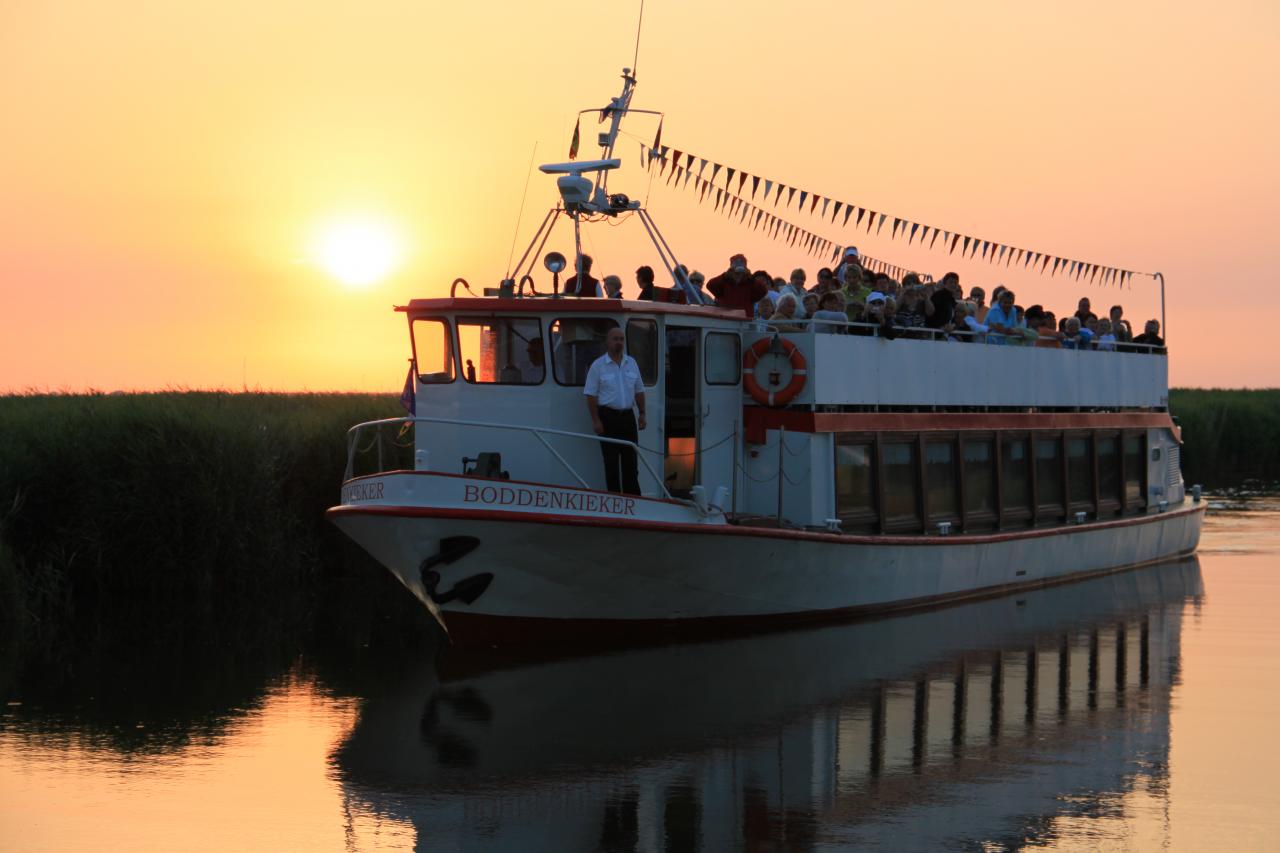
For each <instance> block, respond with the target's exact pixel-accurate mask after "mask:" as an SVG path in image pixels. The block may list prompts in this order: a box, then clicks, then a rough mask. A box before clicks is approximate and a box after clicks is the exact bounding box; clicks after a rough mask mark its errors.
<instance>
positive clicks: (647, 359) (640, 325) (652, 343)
mask: <svg viewBox="0 0 1280 853" xmlns="http://www.w3.org/2000/svg"><path fill="white" fill-rule="evenodd" d="M627 355H629V356H631V357H632V358H634V359H635V360H636V364H637V365H639V367H640V379H641V380H642V381H643V382H644V384H645V385H654V384H656V383H657V381H658V321H657V320H628V321H627Z"/></svg>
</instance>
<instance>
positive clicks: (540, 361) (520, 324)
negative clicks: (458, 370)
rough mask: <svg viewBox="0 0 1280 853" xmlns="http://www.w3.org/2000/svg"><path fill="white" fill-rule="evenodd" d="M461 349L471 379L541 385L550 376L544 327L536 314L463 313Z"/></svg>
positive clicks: (498, 382) (509, 383) (492, 382)
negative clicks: (543, 334) (470, 315)
mask: <svg viewBox="0 0 1280 853" xmlns="http://www.w3.org/2000/svg"><path fill="white" fill-rule="evenodd" d="M457 322H458V351H459V354H460V359H461V361H462V370H463V376H464V377H466V380H467V381H468V382H475V383H479V384H493V385H537V384H539V383H540V382H542V380H543V377H545V376H546V373H547V368H546V362H545V359H544V350H543V347H542V327H541V326H540V324H539V323H538V320H537V319H536V318H534V317H459V318H458V321H457Z"/></svg>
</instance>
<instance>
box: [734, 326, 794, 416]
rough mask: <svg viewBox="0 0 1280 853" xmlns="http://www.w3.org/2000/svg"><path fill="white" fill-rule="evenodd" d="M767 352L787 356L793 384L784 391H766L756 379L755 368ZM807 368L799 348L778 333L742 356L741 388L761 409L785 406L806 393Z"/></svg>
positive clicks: (751, 347)
mask: <svg viewBox="0 0 1280 853" xmlns="http://www.w3.org/2000/svg"><path fill="white" fill-rule="evenodd" d="M768 352H774V353H777V354H780V355H784V356H786V358H787V361H789V362H790V363H791V381H790V382H788V383H787V386H786V387H785V388H783V389H782V390H781V391H766V390H765V389H764V388H763V387H761V385H760V382H759V381H758V380H757V379H756V366H757V365H758V364H759V363H760V358H761V356H763V355H765V353H768ZM808 367H809V362H808V361H807V360H806V359H805V357H804V353H803V352H801V351H800V348H799V347H798V346H796V345H795V344H794V343H792V342H791V341H789V340H787V339H786V338H784V337H781V336H780V335H778V334H776V333H775V334H774V335H773V337H772V338H761V339H760V340H758V341H756V342H755V343H754V344H752V345H751V346H750V347H749V348H748V349H747V351H746V352H745V353H743V355H742V387H743V388H745V389H746V391H747V393H748V394H750V395H751V399H753V400H755V401H756V402H757V403H759V404H760V405H762V406H771V407H775V408H776V407H778V406H785V405H786V404H787V403H790V402H791V401H792V400H793V399H794V398H795V396H796V395H797V394H799V393H800V392H801V391H803V390H804V384H805V382H806V381H807V380H808V374H809V370H808Z"/></svg>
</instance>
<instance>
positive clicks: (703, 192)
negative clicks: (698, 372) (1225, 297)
mask: <svg viewBox="0 0 1280 853" xmlns="http://www.w3.org/2000/svg"><path fill="white" fill-rule="evenodd" d="M661 140H662V126H661V124H659V126H658V135H657V137H656V138H655V139H654V144H653V145H651V146H650V145H645V144H644V143H643V142H642V143H640V157H641V163H642V165H643V166H644V168H646V169H648V170H649V171H650V172H652V171H653V170H654V169H655V168H656V169H657V170H658V176H659V177H662V176H665V177H666V183H667V184H671V183H673V182H674V183H675V184H676V186H677V187H680V188H685V189H687V188H689V187H690V186H691V185H692V187H693V188H694V190H695V191H696V192H697V195H698V201H699V203H704V202H706V201H707V200H708V199H711V198H714V205H715V209H716V210H719V209H720V208H721V207H724V208H726V215H727V216H729V217H730V218H732V217H733V216H734V215H737V216H738V218H739V221H741V222H743V223H744V224H748V225H750V226H751V227H752V228H753V229H757V230H758V229H759V228H760V227H761V226H763V227H764V228H765V232H766V233H767V234H768V235H769V236H770V237H772V238H773V239H781V240H784V241H786V242H787V243H788V245H792V246H794V245H797V244H798V245H799V246H800V247H801V248H803V249H804V250H805V251H807V252H809V253H811V254H813V255H825V254H826V253H828V252H830V255H831V259H832V261H835V260H836V259H838V258H839V257H840V254H841V252H842V251H843V248H844V247H843V246H841V245H840V244H837V243H836V242H834V241H832V240H829V239H826V238H824V237H821V236H819V235H817V234H815V233H813V232H812V231H809V230H808V229H806V228H803V227H801V226H799V225H796V224H794V223H792V222H789V221H787V220H786V219H783V218H781V217H779V216H777V215H775V214H774V213H772V212H771V210H767V209H765V208H764V207H761V206H758V205H757V204H756V201H757V199H758V200H759V202H760V204H767V205H769V206H770V207H771V208H772V210H777V209H778V208H779V205H781V208H782V210H783V211H788V210H795V211H797V212H799V213H802V214H803V213H805V212H806V208H807V213H808V215H809V216H810V217H815V216H816V217H818V218H819V219H820V220H821V221H823V222H829V223H831V224H833V225H834V224H836V223H837V222H838V223H839V224H840V226H841V227H842V228H844V229H846V230H847V229H849V228H852V229H853V230H854V231H855V233H856V232H859V231H863V233H866V234H871V233H873V232H874V233H875V234H877V235H879V234H882V233H883V230H884V228H885V226H886V225H888V226H889V239H891V240H898V239H900V238H905V239H906V241H907V245H912V244H914V243H915V242H916V241H917V240H919V241H920V244H921V245H922V246H923V245H926V244H927V245H928V247H929V248H930V249H940V250H942V251H945V252H946V253H947V254H948V255H949V256H951V255H955V253H956V250H957V249H959V250H960V257H961V258H978V257H981V259H982V260H983V261H986V262H987V263H990V264H993V265H996V266H1004V267H1006V268H1013V269H1023V270H1029V271H1032V272H1036V273H1039V274H1042V275H1043V274H1045V273H1048V274H1049V276H1050V277H1053V276H1057V275H1059V274H1061V275H1063V276H1064V277H1066V278H1071V279H1073V280H1075V281H1084V282H1087V283H1090V284H1092V283H1094V282H1097V283H1098V284H1101V285H1113V284H1114V285H1116V286H1118V287H1125V286H1130V285H1131V282H1132V279H1133V276H1135V275H1144V276H1149V275H1151V274H1150V273H1142V272H1136V271H1134V270H1126V269H1122V268H1120V267H1113V266H1107V265H1105V264H1097V263H1092V262H1089V261H1081V260H1077V259H1074V258H1066V257H1062V256H1060V255H1053V254H1050V253H1047V252H1038V251H1034V250H1032V249H1026V248H1022V247H1018V246H1012V245H1009V244H1007V243H1000V242H996V241H994V240H984V239H980V238H978V237H974V236H971V235H968V234H962V233H960V232H958V231H948V230H945V229H942V228H938V227H936V226H933V225H926V224H924V223H921V222H914V221H912V220H909V219H905V218H903V217H900V216H892V215H890V214H888V213H885V212H881V211H876V210H872V209H870V208H866V207H862V206H860V205H857V204H853V203H851V202H847V201H842V200H838V199H835V198H834V197H832V196H827V195H822V194H819V193H815V192H810V191H809V190H805V189H801V188H800V187H796V186H791V185H788V184H784V183H782V182H781V181H775V180H772V179H770V178H764V177H762V176H760V175H756V174H752V173H749V172H746V171H744V170H742V169H737V168H734V167H732V166H726V165H724V164H722V163H718V162H716V161H715V160H711V159H708V158H705V157H701V156H699V155H696V154H694V153H692V152H690V151H688V150H684V149H679V148H674V147H672V146H669V145H663V144H662V143H661ZM748 185H749V186H748ZM713 191H714V196H713V195H712V193H713ZM748 192H749V193H750V195H749V196H748ZM819 208H821V210H820V211H819ZM862 257H863V258H864V259H865V258H866V256H865V255H863V256H862ZM871 260H873V261H874V259H871ZM874 263H875V265H877V266H879V267H880V268H881V270H882V271H884V272H888V273H889V274H890V275H894V277H895V278H896V277H900V275H901V274H902V273H905V272H907V271H908V270H906V269H904V268H903V267H899V266H896V265H893V264H888V263H885V262H883V261H874ZM863 265H864V266H866V265H867V264H866V263H865V262H864V264H863Z"/></svg>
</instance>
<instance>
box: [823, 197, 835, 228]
mask: <svg viewBox="0 0 1280 853" xmlns="http://www.w3.org/2000/svg"><path fill="white" fill-rule="evenodd" d="M830 206H831V199H829V198H824V199H823V200H822V218H823V219H826V218H827V208H828V207H830ZM831 219H832V221H833V222H834V221H835V217H834V216H833V217H831Z"/></svg>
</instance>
